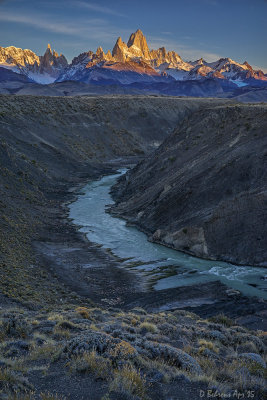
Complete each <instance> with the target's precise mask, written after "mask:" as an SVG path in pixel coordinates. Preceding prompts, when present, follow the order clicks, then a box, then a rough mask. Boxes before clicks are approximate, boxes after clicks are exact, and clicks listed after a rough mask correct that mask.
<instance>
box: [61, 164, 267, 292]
mask: <svg viewBox="0 0 267 400" xmlns="http://www.w3.org/2000/svg"><path fill="white" fill-rule="evenodd" d="M125 171H126V170H124V169H121V170H119V172H118V173H117V174H114V175H108V176H104V177H103V178H102V179H100V180H97V181H93V182H90V183H88V184H87V185H85V186H84V187H83V189H81V191H80V193H79V195H78V197H77V199H76V201H74V202H73V203H71V204H70V205H69V216H70V218H71V219H72V220H73V223H74V224H76V225H78V226H79V229H80V231H81V232H84V233H86V235H87V238H88V240H89V241H91V242H94V243H98V244H99V245H101V246H103V248H106V249H109V250H110V251H111V252H112V253H113V254H114V255H116V256H118V257H120V258H122V259H124V261H123V262H122V265H124V266H125V268H134V269H136V270H139V271H141V272H142V273H144V274H145V275H149V277H150V278H151V285H153V287H154V289H155V290H161V289H167V288H174V287H179V286H186V285H195V284H197V283H204V282H211V281H215V280H220V281H221V282H222V283H224V284H225V285H227V286H228V287H229V288H232V289H236V290H239V291H240V292H242V293H243V294H245V295H248V296H257V297H261V298H264V299H267V287H266V278H267V275H266V269H264V268H258V267H251V266H242V267H241V266H236V265H233V264H230V263H226V262H222V261H210V260H204V259H200V258H197V257H193V256H190V255H187V254H185V253H182V252H180V251H176V250H172V249H170V248H167V247H165V246H162V245H159V244H156V243H151V242H149V241H148V240H147V236H146V235H145V234H144V233H142V232H140V231H139V230H138V229H136V228H134V227H129V226H127V225H126V222H125V221H124V220H123V219H120V218H115V217H113V216H112V215H111V214H109V213H107V212H106V207H107V206H108V205H110V204H113V200H112V198H111V196H110V193H109V192H110V188H111V186H112V185H114V183H115V182H116V180H117V178H118V177H119V176H120V175H121V174H123V173H125Z"/></svg>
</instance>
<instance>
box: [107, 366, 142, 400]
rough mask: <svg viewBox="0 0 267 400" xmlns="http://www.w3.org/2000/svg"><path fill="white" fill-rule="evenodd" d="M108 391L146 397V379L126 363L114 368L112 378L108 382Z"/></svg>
mask: <svg viewBox="0 0 267 400" xmlns="http://www.w3.org/2000/svg"><path fill="white" fill-rule="evenodd" d="M109 388H110V391H114V392H118V393H122V394H125V395H128V396H139V397H140V399H146V398H147V397H146V380H145V376H144V375H141V373H140V371H138V370H136V369H135V368H133V367H132V366H129V365H126V366H124V367H123V368H122V369H120V370H119V369H118V370H115V373H114V379H113V381H112V382H111V383H110V386H109Z"/></svg>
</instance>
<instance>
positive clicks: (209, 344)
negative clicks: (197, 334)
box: [198, 339, 219, 353]
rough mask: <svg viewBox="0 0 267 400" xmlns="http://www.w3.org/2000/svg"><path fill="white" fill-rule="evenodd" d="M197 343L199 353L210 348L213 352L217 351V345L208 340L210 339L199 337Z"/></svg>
mask: <svg viewBox="0 0 267 400" xmlns="http://www.w3.org/2000/svg"><path fill="white" fill-rule="evenodd" d="M198 344H199V346H200V348H199V352H200V353H203V351H204V350H205V349H209V350H211V351H214V353H219V349H218V347H216V346H215V344H214V343H213V342H210V341H208V340H205V339H200V340H199V341H198Z"/></svg>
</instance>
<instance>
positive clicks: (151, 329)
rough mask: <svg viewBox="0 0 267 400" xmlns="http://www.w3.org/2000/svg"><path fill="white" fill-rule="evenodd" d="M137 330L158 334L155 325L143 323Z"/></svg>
mask: <svg viewBox="0 0 267 400" xmlns="http://www.w3.org/2000/svg"><path fill="white" fill-rule="evenodd" d="M139 328H140V329H141V330H142V329H145V330H146V331H148V332H151V333H157V332H158V328H157V327H156V325H155V324H151V323H150V322H143V323H142V324H140V325H139Z"/></svg>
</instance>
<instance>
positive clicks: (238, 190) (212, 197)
mask: <svg viewBox="0 0 267 400" xmlns="http://www.w3.org/2000/svg"><path fill="white" fill-rule="evenodd" d="M266 133H267V107H266V105H254V106H253V105H242V106H241V105H232V106H227V105H223V106H218V107H215V108H213V109H206V110H204V111H203V110H201V111H198V112H195V113H194V114H192V115H191V116H189V117H188V118H187V119H186V121H183V122H182V124H180V125H179V126H178V128H177V129H176V130H175V132H174V133H173V134H172V135H171V136H169V137H168V138H167V139H166V140H165V142H164V143H163V144H162V145H161V147H160V148H159V149H158V150H157V151H156V152H155V153H154V154H153V156H152V157H150V158H149V159H147V160H145V161H143V162H141V163H140V164H139V165H137V166H136V167H135V168H134V169H133V170H132V171H130V172H129V173H127V175H126V176H124V177H122V178H121V179H120V182H119V184H118V185H117V186H115V187H114V196H115V198H116V200H117V205H116V207H114V208H113V212H114V213H116V214H119V215H120V216H123V217H124V218H126V219H127V220H128V221H130V222H131V223H133V224H135V225H137V226H138V227H140V228H141V229H143V230H144V231H145V232H146V233H148V234H149V235H150V238H151V240H153V241H156V242H160V243H163V244H165V245H167V246H171V247H174V248H175V249H178V250H182V251H184V252H187V253H191V254H194V255H197V256H200V257H204V258H211V259H223V260H227V261H232V262H235V263H239V264H251V265H266V264H267V253H266V234H267V232H266V226H267V220H266V215H267V213H266V204H267V203H266V188H267V176H266V171H267V168H266V167H267V165H266V154H267V153H266V150H267V135H266Z"/></svg>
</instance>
